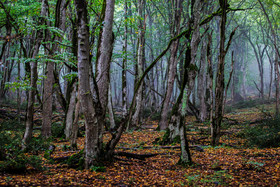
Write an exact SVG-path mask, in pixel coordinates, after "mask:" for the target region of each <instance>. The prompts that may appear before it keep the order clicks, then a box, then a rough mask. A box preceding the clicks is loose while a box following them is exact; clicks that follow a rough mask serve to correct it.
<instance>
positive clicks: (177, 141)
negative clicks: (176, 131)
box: [172, 135, 181, 144]
mask: <svg viewBox="0 0 280 187" xmlns="http://www.w3.org/2000/svg"><path fill="white" fill-rule="evenodd" d="M180 142H181V138H180V135H177V136H175V138H174V139H173V141H172V143H173V144H176V143H180Z"/></svg>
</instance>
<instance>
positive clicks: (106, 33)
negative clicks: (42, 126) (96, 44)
mask: <svg viewBox="0 0 280 187" xmlns="http://www.w3.org/2000/svg"><path fill="white" fill-rule="evenodd" d="M114 5H115V1H114V0H107V3H106V12H105V18H104V21H105V25H104V27H103V31H102V39H101V44H100V56H99V63H98V64H99V65H98V66H97V67H98V70H97V72H98V75H97V80H96V82H97V83H96V82H95V81H94V86H95V87H94V92H95V93H91V89H90V81H89V70H90V68H89V63H90V61H89V59H90V57H89V49H90V47H89V27H88V19H87V16H88V13H87V3H86V1H85V0H75V6H76V11H77V18H78V77H79V93H80V98H81V107H82V111H83V113H84V115H85V120H86V139H85V167H86V168H89V167H90V166H91V165H94V164H96V162H97V161H98V160H100V159H101V158H102V157H103V156H104V155H102V154H103V153H102V150H103V149H102V137H103V129H104V125H105V122H104V118H105V111H106V107H107V102H108V88H109V83H110V82H109V70H110V60H111V54H112V43H113V42H112V41H113V35H112V24H113V15H114ZM101 62H102V63H101ZM97 86H98V87H97ZM99 93H100V94H99ZM92 94H94V97H92ZM101 94H102V95H101ZM99 96H100V98H99ZM93 99H94V100H93Z"/></svg>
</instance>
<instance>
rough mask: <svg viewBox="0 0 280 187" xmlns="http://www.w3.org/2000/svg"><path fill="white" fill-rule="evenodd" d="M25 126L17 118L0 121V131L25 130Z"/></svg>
mask: <svg viewBox="0 0 280 187" xmlns="http://www.w3.org/2000/svg"><path fill="white" fill-rule="evenodd" d="M24 128H25V126H24V124H23V123H20V122H19V121H18V120H17V119H15V120H12V119H10V120H6V121H3V122H2V123H0V131H23V130H24Z"/></svg>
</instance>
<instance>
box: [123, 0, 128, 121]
mask: <svg viewBox="0 0 280 187" xmlns="http://www.w3.org/2000/svg"><path fill="white" fill-rule="evenodd" d="M127 8H128V7H127V0H125V5H124V13H125V19H127V18H128V12H127V11H128V10H127ZM127 32H128V26H127V20H125V26H124V36H123V40H124V41H123V42H124V44H123V55H124V57H123V64H122V108H123V116H125V115H126V114H127V99H128V97H127V84H126V69H127V38H128V37H127Z"/></svg>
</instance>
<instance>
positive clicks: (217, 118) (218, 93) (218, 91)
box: [211, 0, 237, 146]
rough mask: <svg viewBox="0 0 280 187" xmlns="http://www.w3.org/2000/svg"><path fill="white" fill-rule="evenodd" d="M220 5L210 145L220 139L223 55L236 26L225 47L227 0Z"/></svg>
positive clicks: (213, 144) (223, 83)
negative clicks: (218, 42) (220, 13)
mask: <svg viewBox="0 0 280 187" xmlns="http://www.w3.org/2000/svg"><path fill="white" fill-rule="evenodd" d="M219 2H220V7H221V11H222V16H221V17H222V18H221V23H220V49H219V58H218V69H217V74H216V88H215V113H214V115H213V116H212V122H211V137H212V140H211V145H212V146H216V145H218V144H219V140H220V135H221V133H220V130H221V124H222V119H223V102H224V89H225V78H224V73H225V72H224V68H225V57H226V54H227V52H228V49H229V46H230V44H231V41H232V37H233V35H234V34H235V31H236V29H237V27H236V28H235V29H234V30H233V31H232V33H231V35H230V38H229V41H228V43H227V47H226V48H225V40H226V20H227V7H228V3H227V0H221V1H219Z"/></svg>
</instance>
